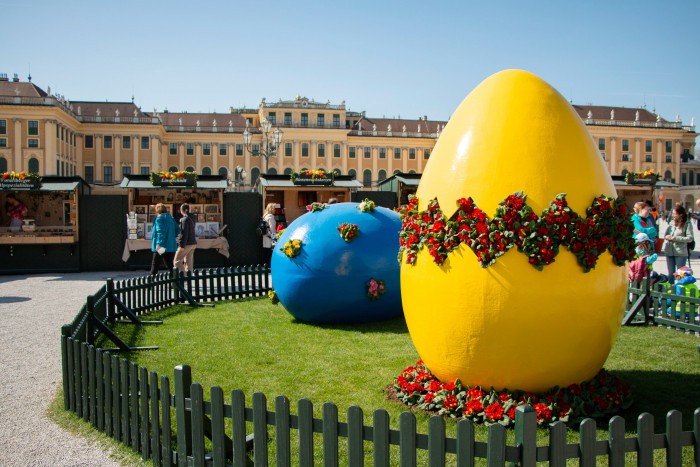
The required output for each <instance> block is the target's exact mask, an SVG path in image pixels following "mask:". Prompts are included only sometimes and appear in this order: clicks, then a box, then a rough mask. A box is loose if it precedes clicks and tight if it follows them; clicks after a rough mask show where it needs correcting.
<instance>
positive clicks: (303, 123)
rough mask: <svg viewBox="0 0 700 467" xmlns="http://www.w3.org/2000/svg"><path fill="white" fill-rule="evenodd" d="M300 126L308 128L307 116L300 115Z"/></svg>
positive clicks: (305, 114)
mask: <svg viewBox="0 0 700 467" xmlns="http://www.w3.org/2000/svg"><path fill="white" fill-rule="evenodd" d="M301 126H309V114H307V113H303V114H301Z"/></svg>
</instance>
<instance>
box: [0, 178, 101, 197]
mask: <svg viewBox="0 0 700 467" xmlns="http://www.w3.org/2000/svg"><path fill="white" fill-rule="evenodd" d="M76 188H79V194H83V192H84V190H85V189H87V192H88V194H89V193H90V185H89V184H88V183H87V182H86V181H85V180H83V179H82V178H81V177H78V176H73V177H59V176H55V175H46V176H42V177H41V187H40V188H39V189H38V190H32V189H23V188H20V189H19V190H18V191H73V190H75V189H76ZM4 191H12V190H6V189H5V190H4Z"/></svg>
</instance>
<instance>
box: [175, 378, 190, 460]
mask: <svg viewBox="0 0 700 467" xmlns="http://www.w3.org/2000/svg"><path fill="white" fill-rule="evenodd" d="M191 386H192V369H191V368H190V366H189V365H178V366H176V367H175V426H176V427H177V430H176V431H177V465H179V466H181V467H187V456H189V455H191V454H192V414H191V413H190V412H188V411H187V409H186V408H185V399H189V397H190V387H191Z"/></svg>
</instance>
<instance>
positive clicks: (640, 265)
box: [627, 233, 668, 285]
mask: <svg viewBox="0 0 700 467" xmlns="http://www.w3.org/2000/svg"><path fill="white" fill-rule="evenodd" d="M634 241H635V259H634V260H633V261H631V262H630V267H629V271H628V276H627V279H628V280H629V281H630V282H632V283H633V284H639V283H640V282H642V279H644V278H645V277H648V278H649V280H650V284H651V285H653V284H656V283H657V282H668V277H666V276H665V275H664V274H659V273H658V272H656V271H654V270H653V264H654V263H655V262H656V260H657V259H658V258H659V256H658V255H657V254H656V253H654V245H653V244H652V243H651V239H650V238H649V236H648V235H647V234H645V233H638V234H637V236H636V237H634Z"/></svg>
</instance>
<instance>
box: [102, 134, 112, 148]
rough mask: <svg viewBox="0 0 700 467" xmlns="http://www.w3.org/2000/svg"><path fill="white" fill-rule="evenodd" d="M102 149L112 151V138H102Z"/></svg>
mask: <svg viewBox="0 0 700 467" xmlns="http://www.w3.org/2000/svg"><path fill="white" fill-rule="evenodd" d="M102 147H103V148H105V149H112V137H111V136H105V137H104V138H102Z"/></svg>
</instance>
